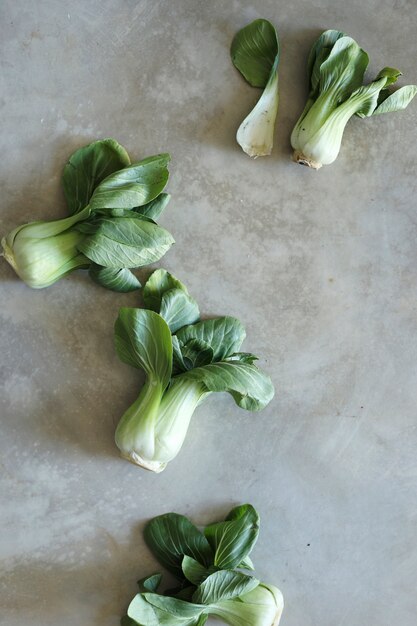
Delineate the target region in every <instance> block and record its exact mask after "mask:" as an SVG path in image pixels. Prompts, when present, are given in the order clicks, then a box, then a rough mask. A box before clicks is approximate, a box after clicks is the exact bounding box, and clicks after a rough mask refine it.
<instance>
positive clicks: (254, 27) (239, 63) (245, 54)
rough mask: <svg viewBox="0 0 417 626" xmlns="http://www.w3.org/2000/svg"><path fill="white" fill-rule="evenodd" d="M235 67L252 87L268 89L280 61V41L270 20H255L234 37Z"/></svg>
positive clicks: (232, 54) (233, 54)
mask: <svg viewBox="0 0 417 626" xmlns="http://www.w3.org/2000/svg"><path fill="white" fill-rule="evenodd" d="M230 52H231V56H232V62H233V64H234V66H235V67H236V68H237V69H238V70H239V72H240V73H241V74H242V75H243V76H244V78H245V79H246V80H247V81H248V83H249V84H250V85H252V87H266V84H267V82H268V80H269V77H270V74H271V71H272V68H273V66H274V64H275V63H276V64H277V63H278V60H279V41H278V36H277V33H276V30H275V28H274V27H273V25H272V24H271V22H268V20H264V19H258V20H254V21H253V22H251V23H250V24H248V25H247V26H245V27H244V28H242V29H241V30H240V31H239V32H238V33H237V34H236V35H235V37H234V39H233V42H232V47H231V51H230Z"/></svg>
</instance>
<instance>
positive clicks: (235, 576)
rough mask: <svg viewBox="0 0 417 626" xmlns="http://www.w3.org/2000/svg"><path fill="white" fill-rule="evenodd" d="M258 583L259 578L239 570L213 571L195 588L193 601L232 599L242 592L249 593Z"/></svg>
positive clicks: (211, 601) (214, 601)
mask: <svg viewBox="0 0 417 626" xmlns="http://www.w3.org/2000/svg"><path fill="white" fill-rule="evenodd" d="M258 585H259V580H257V579H256V578H253V577H252V576H247V575H246V574H242V573H241V572H230V571H228V570H220V571H218V572H214V574H211V576H209V577H208V578H206V579H205V581H204V582H202V583H201V585H200V586H199V587H198V589H196V591H195V593H194V595H193V602H196V603H197V604H214V603H216V602H221V601H222V600H232V599H233V598H237V597H238V596H241V595H243V594H244V593H249V591H252V589H255V587H257V586H258Z"/></svg>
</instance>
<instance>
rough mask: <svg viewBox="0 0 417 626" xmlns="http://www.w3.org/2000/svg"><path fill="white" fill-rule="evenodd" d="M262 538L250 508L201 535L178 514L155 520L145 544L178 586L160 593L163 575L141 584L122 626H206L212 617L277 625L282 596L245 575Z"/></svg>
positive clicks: (235, 624) (238, 625)
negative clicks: (161, 625)
mask: <svg viewBox="0 0 417 626" xmlns="http://www.w3.org/2000/svg"><path fill="white" fill-rule="evenodd" d="M258 534H259V515H258V513H257V511H256V510H255V509H254V508H253V506H251V505H250V504H243V505H241V506H237V507H235V508H234V509H232V510H231V511H230V513H229V514H228V515H227V517H226V519H225V520H224V521H222V522H218V523H215V524H211V525H209V526H206V527H205V528H204V529H203V531H200V530H199V529H198V528H197V527H196V526H194V524H192V523H191V522H190V520H189V519H187V518H186V517H184V516H183V515H178V514H177V513H167V514H165V515H160V516H159V517H155V518H154V519H153V520H151V521H150V522H149V523H148V524H147V526H146V527H145V532H144V535H145V541H146V543H147V545H148V547H149V548H150V550H151V551H152V552H153V554H154V556H155V557H156V559H157V560H158V561H159V563H161V565H162V566H163V567H165V568H166V569H167V570H168V571H169V572H170V573H171V575H173V576H174V577H175V579H176V581H177V582H176V585H177V586H176V587H175V588H174V589H170V590H169V591H166V592H165V593H161V592H159V591H158V590H159V588H160V585H161V582H162V574H153V575H151V576H148V577H146V578H143V579H142V580H140V581H139V583H138V584H139V590H140V593H138V594H137V595H136V596H135V597H134V598H133V600H132V601H131V603H130V604H129V607H128V609H127V615H126V616H125V617H123V618H122V621H121V624H122V626H137V625H140V626H158V625H159V624H167V625H170V626H175V625H176V624H179V625H183V626H203V625H204V624H205V623H206V621H207V619H208V617H209V616H210V615H212V616H213V617H218V618H220V619H221V620H222V621H223V622H225V623H226V624H230V625H231V626H278V624H279V621H280V619H281V615H282V610H283V607H284V602H283V597H282V593H281V592H280V591H279V589H277V587H274V586H273V585H267V584H264V583H262V582H260V581H259V580H258V579H257V578H255V577H254V576H252V575H251V574H249V573H247V572H248V571H251V570H252V571H253V569H254V568H253V563H252V561H251V559H250V557H249V554H250V553H251V551H252V548H253V547H254V545H255V543H256V541H257V539H258ZM242 570H246V571H242Z"/></svg>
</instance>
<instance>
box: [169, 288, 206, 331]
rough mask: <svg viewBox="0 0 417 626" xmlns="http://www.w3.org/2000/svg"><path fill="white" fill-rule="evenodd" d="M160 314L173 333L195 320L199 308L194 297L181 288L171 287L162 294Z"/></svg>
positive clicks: (196, 319)
mask: <svg viewBox="0 0 417 626" xmlns="http://www.w3.org/2000/svg"><path fill="white" fill-rule="evenodd" d="M160 315H161V317H163V318H164V320H165V321H166V323H167V324H168V326H169V328H170V330H171V332H172V333H175V332H176V331H177V330H179V329H180V328H182V327H183V326H186V325H187V324H194V322H197V321H198V320H199V319H200V310H199V308H198V304H197V302H196V301H195V300H194V298H191V296H189V295H188V294H186V293H185V292H184V291H182V290H181V289H171V290H170V291H167V292H166V293H164V295H163V296H162V302H161V310H160Z"/></svg>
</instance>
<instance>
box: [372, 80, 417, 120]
mask: <svg viewBox="0 0 417 626" xmlns="http://www.w3.org/2000/svg"><path fill="white" fill-rule="evenodd" d="M416 94H417V85H406V86H405V87H401V88H400V89H397V91H394V92H393V93H392V94H391V95H389V96H387V97H386V98H385V100H384V101H383V102H382V104H380V105H379V106H378V107H377V108H376V109H375V110H374V112H373V115H380V114H382V113H391V112H393V111H401V110H402V109H405V108H406V107H407V106H408V105H409V103H410V102H411V100H412V99H413V98H414V96H415V95H416Z"/></svg>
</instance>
